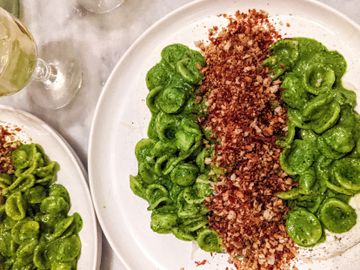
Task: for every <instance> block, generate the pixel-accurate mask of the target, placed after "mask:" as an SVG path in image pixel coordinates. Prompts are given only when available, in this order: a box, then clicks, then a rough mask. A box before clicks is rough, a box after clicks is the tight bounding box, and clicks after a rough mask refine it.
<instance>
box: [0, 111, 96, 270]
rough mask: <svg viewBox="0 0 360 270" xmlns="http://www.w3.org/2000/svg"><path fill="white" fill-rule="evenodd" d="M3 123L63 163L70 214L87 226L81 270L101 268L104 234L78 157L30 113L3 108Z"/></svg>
mask: <svg viewBox="0 0 360 270" xmlns="http://www.w3.org/2000/svg"><path fill="white" fill-rule="evenodd" d="M0 121H1V122H5V123H9V124H12V125H16V126H18V127H20V128H21V129H22V131H21V132H20V134H22V133H23V134H24V135H25V136H28V137H30V138H31V141H32V142H34V143H38V144H40V145H41V146H42V147H43V148H44V150H45V152H46V153H47V155H48V156H49V158H50V159H51V160H55V161H57V162H58V163H59V164H60V171H59V172H58V180H57V182H58V183H60V184H62V185H64V186H65V187H66V188H67V190H68V191H69V193H70V197H71V209H70V213H73V212H78V213H79V214H80V215H81V217H82V219H83V223H84V224H83V229H82V230H81V232H80V239H81V244H82V248H81V255H80V258H79V262H78V269H79V270H97V269H99V265H100V256H101V233H100V229H99V228H98V225H97V220H96V216H95V211H94V208H93V205H92V201H91V196H90V192H89V189H88V185H87V182H86V172H85V170H84V168H83V167H82V165H81V162H80V160H79V159H78V157H77V156H76V154H75V153H74V152H73V150H72V149H71V148H70V146H69V145H68V144H67V142H66V141H65V140H64V139H63V138H61V137H60V135H59V134H58V133H56V131H54V130H53V129H52V128H51V127H49V126H48V125H47V124H46V123H44V122H43V121H42V120H40V119H38V118H37V117H35V116H33V115H32V114H30V113H27V112H24V111H19V110H15V109H13V108H10V107H6V106H0Z"/></svg>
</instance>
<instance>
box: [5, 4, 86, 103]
mask: <svg viewBox="0 0 360 270" xmlns="http://www.w3.org/2000/svg"><path fill="white" fill-rule="evenodd" d="M64 51H65V50H64ZM55 57H57V58H55V59H54V60H53V61H52V62H51V63H49V64H48V63H46V62H45V61H44V60H42V59H40V58H38V50H37V46H36V43H35V41H34V38H33V36H32V35H31V33H30V31H29V30H28V29H27V28H26V27H25V26H24V25H23V24H22V22H20V20H18V19H17V18H15V17H14V16H12V15H11V14H10V13H8V12H7V11H5V10H4V9H2V8H0V96H6V95H12V94H15V93H16V92H18V91H20V90H21V89H23V88H25V86H27V85H28V84H29V82H30V81H31V80H33V81H36V82H37V83H33V84H30V85H29V88H30V89H29V94H30V96H31V99H32V100H33V101H34V102H35V103H37V104H38V105H39V106H41V107H44V108H49V109H59V108H62V107H64V106H66V105H67V104H69V103H70V102H71V100H72V99H73V98H74V97H75V95H76V94H77V92H78V91H79V89H80V88H81V85H82V71H81V68H80V65H79V63H78V62H77V60H76V58H75V57H74V56H72V55H71V51H70V50H69V51H68V50H66V53H63V54H62V55H55ZM59 59H61V61H60V60H59Z"/></svg>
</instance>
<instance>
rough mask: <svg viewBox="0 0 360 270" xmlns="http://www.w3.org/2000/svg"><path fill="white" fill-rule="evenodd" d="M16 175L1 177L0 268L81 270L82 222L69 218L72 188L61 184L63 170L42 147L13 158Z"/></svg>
mask: <svg viewBox="0 0 360 270" xmlns="http://www.w3.org/2000/svg"><path fill="white" fill-rule="evenodd" d="M11 161H12V164H13V165H14V167H15V169H16V170H15V173H14V174H11V175H8V174H0V187H1V189H2V195H3V197H4V199H5V202H4V204H1V205H0V269H1V270H7V269H9V270H10V269H12V270H17V269H19V270H20V269H21V270H31V269H44V270H46V269H51V270H53V269H63V270H65V269H66V270H72V269H77V261H78V259H79V256H80V252H81V242H80V238H79V232H80V231H81V229H82V224H83V222H82V219H81V217H80V215H79V214H78V213H74V214H72V215H70V216H69V215H68V212H69V209H70V206H71V203H70V196H69V193H68V191H67V190H66V188H65V187H64V186H62V185H60V184H56V183H55V182H56V175H57V171H58V170H59V165H58V164H57V163H56V162H55V161H51V160H49V158H48V157H47V156H46V154H45V152H44V150H43V149H42V148H41V146H40V145H37V144H22V145H20V146H19V147H18V148H17V149H16V150H15V151H14V152H12V156H11Z"/></svg>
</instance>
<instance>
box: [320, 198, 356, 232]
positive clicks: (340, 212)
mask: <svg viewBox="0 0 360 270" xmlns="http://www.w3.org/2000/svg"><path fill="white" fill-rule="evenodd" d="M319 216H320V220H321V222H322V223H323V224H324V226H325V228H326V229H328V230H329V231H331V232H334V233H343V232H347V231H349V230H350V229H351V228H352V227H353V226H354V225H355V224H356V217H357V215H356V212H355V210H354V209H353V208H352V207H351V206H350V205H348V204H347V203H344V202H342V201H341V200H338V199H334V198H330V199H327V200H325V201H324V203H323V204H322V205H321V207H320V210H319Z"/></svg>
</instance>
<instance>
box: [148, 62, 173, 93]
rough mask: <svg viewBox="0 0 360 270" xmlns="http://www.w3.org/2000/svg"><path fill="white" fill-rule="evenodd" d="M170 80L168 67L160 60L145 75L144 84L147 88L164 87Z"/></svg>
mask: <svg viewBox="0 0 360 270" xmlns="http://www.w3.org/2000/svg"><path fill="white" fill-rule="evenodd" d="M169 80H170V76H169V72H168V67H167V66H166V64H165V63H164V62H160V63H158V64H156V65H155V66H153V67H152V68H151V69H150V70H149V71H148V73H147V75H146V85H147V87H148V88H149V89H153V88H155V87H159V86H160V87H165V86H167V85H168V82H169Z"/></svg>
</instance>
